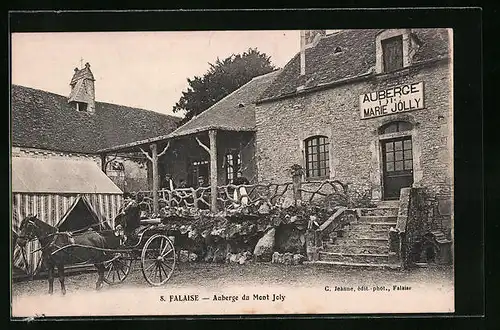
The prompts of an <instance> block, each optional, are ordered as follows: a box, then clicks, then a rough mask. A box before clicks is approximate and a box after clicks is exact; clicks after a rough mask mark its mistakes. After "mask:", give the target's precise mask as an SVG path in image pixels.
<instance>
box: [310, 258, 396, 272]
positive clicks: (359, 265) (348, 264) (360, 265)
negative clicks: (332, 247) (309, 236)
mask: <svg viewBox="0 0 500 330" xmlns="http://www.w3.org/2000/svg"><path fill="white" fill-rule="evenodd" d="M304 264H306V265H307V264H309V265H329V266H333V267H349V268H370V269H388V270H399V269H400V266H399V264H396V263H383V264H375V263H374V264H365V263H354V262H343V261H323V260H318V261H304Z"/></svg>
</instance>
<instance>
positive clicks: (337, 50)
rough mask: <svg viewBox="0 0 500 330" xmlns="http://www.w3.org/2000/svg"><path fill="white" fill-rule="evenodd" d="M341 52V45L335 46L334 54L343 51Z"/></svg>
mask: <svg viewBox="0 0 500 330" xmlns="http://www.w3.org/2000/svg"><path fill="white" fill-rule="evenodd" d="M341 52H342V48H340V47H335V49H334V50H333V53H334V54H338V53H341Z"/></svg>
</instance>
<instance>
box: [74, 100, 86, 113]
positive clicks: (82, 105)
mask: <svg viewBox="0 0 500 330" xmlns="http://www.w3.org/2000/svg"><path fill="white" fill-rule="evenodd" d="M74 105H75V108H76V111H80V112H86V111H87V106H88V105H87V103H84V102H75V103H74Z"/></svg>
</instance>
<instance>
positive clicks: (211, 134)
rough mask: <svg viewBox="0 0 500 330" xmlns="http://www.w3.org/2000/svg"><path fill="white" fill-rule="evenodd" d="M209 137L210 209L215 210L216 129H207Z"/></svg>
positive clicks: (216, 176)
mask: <svg viewBox="0 0 500 330" xmlns="http://www.w3.org/2000/svg"><path fill="white" fill-rule="evenodd" d="M208 137H209V138H210V196H211V201H210V209H211V210H212V212H214V213H215V212H217V178H218V175H217V141H216V140H217V139H216V138H217V131H216V130H210V131H208Z"/></svg>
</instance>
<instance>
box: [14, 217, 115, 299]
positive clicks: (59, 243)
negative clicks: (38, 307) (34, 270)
mask: <svg viewBox="0 0 500 330" xmlns="http://www.w3.org/2000/svg"><path fill="white" fill-rule="evenodd" d="M33 239H38V241H39V242H40V246H41V248H40V249H41V251H42V261H43V263H44V265H45V267H46V268H47V270H48V280H49V294H52V293H53V292H54V269H55V267H57V270H58V273H59V282H61V292H62V294H66V287H65V285H64V266H65V265H74V264H77V263H89V264H93V265H94V266H95V267H96V268H97V271H98V274H99V277H98V279H97V283H96V290H99V289H100V288H101V287H102V283H103V280H104V271H105V266H104V262H106V261H107V260H110V258H112V256H113V254H112V253H110V252H109V251H108V252H106V251H103V250H99V249H116V248H118V247H119V246H120V239H121V237H120V235H119V233H118V231H117V230H104V231H99V232H97V231H94V230H87V231H84V232H82V233H79V234H74V235H73V234H72V233H69V232H59V231H58V229H57V228H56V227H52V226H51V225H49V224H47V223H45V222H43V221H41V220H39V219H38V218H37V217H36V216H28V217H27V218H25V219H23V220H22V221H21V226H20V230H19V236H18V238H17V244H18V245H19V246H20V247H21V248H23V247H24V246H25V245H26V243H27V241H29V240H33ZM73 244H76V245H78V246H68V245H73ZM62 247H65V248H63V249H60V248H62Z"/></svg>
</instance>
